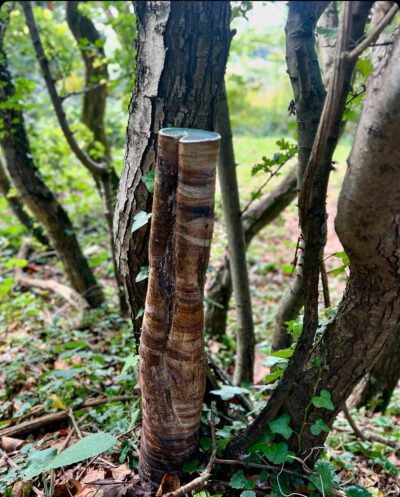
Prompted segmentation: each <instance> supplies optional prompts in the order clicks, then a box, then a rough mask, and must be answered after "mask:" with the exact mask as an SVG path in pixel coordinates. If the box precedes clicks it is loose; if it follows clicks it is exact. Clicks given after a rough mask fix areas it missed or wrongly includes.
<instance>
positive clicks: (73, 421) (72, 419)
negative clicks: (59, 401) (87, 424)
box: [68, 409, 82, 438]
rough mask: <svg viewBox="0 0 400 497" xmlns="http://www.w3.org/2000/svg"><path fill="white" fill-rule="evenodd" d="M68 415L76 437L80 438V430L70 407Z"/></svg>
mask: <svg viewBox="0 0 400 497" xmlns="http://www.w3.org/2000/svg"><path fill="white" fill-rule="evenodd" d="M68 417H69V419H70V420H71V421H72V424H73V426H74V429H75V431H76V433H77V435H78V437H79V438H82V432H81V430H80V429H79V426H78V423H77V422H76V419H75V416H74V413H73V411H72V409H68Z"/></svg>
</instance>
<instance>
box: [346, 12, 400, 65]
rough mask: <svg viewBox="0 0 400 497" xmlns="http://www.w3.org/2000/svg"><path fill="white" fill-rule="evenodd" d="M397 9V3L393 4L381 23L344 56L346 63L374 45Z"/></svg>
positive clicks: (354, 59)
mask: <svg viewBox="0 0 400 497" xmlns="http://www.w3.org/2000/svg"><path fill="white" fill-rule="evenodd" d="M399 8H400V7H399V5H398V4H397V3H394V4H393V7H392V8H391V9H390V10H389V12H388V13H387V14H386V15H385V17H384V18H383V19H382V21H381V22H380V23H379V24H378V25H377V26H375V27H374V28H373V29H372V30H371V32H370V33H369V35H368V36H367V37H366V38H365V39H364V40H363V41H362V42H361V43H360V44H359V45H357V46H356V47H355V48H354V49H353V50H352V51H351V52H350V53H348V54H347V55H346V58H347V60H348V61H352V62H353V61H356V60H357V58H358V57H359V56H360V55H361V54H362V53H363V51H364V50H365V49H366V48H368V47H369V46H370V45H371V44H372V43H374V41H375V40H377V39H378V37H379V35H380V34H381V33H382V31H383V30H384V29H385V28H386V26H387V25H388V24H390V23H391V21H392V19H393V17H394V16H395V15H396V12H397V11H398V10H399Z"/></svg>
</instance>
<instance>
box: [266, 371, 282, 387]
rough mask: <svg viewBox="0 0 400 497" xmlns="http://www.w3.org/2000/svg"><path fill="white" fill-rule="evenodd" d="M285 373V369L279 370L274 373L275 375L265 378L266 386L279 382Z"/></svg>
mask: <svg viewBox="0 0 400 497" xmlns="http://www.w3.org/2000/svg"><path fill="white" fill-rule="evenodd" d="M283 373H284V370H283V369H278V371H274V372H273V373H270V374H267V376H266V377H265V378H264V384H265V385H268V383H272V382H273V381H275V380H277V379H278V378H280V377H281V376H282V375H283Z"/></svg>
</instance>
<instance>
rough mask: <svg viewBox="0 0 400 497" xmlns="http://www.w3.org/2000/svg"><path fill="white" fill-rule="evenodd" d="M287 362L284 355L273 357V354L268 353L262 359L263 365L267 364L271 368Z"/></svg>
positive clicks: (284, 364)
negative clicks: (267, 355)
mask: <svg viewBox="0 0 400 497" xmlns="http://www.w3.org/2000/svg"><path fill="white" fill-rule="evenodd" d="M287 363H288V360H287V359H286V358H284V357H275V356H273V355H270V356H269V357H267V358H266V359H265V360H264V361H263V365H264V366H267V368H272V367H274V366H280V367H282V366H286V365H287Z"/></svg>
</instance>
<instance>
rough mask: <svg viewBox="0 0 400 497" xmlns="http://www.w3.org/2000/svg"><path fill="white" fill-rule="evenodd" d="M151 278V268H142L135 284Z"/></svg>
mask: <svg viewBox="0 0 400 497" xmlns="http://www.w3.org/2000/svg"><path fill="white" fill-rule="evenodd" d="M148 277H149V266H142V267H141V268H140V271H139V273H138V274H137V276H136V279H135V282H136V283H139V282H140V281H144V280H147V278H148Z"/></svg>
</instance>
